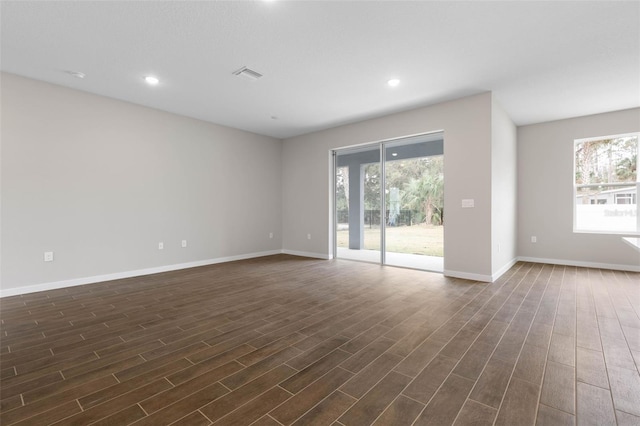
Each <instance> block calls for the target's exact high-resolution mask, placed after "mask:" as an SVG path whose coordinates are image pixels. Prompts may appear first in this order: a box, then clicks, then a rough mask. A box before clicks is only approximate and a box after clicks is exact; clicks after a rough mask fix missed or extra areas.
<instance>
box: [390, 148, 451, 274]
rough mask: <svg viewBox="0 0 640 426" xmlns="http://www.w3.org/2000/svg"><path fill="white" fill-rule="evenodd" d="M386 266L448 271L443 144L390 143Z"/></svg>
mask: <svg viewBox="0 0 640 426" xmlns="http://www.w3.org/2000/svg"><path fill="white" fill-rule="evenodd" d="M384 168H385V198H386V209H385V210H386V218H385V220H386V221H385V226H384V232H385V234H384V241H385V263H386V264H388V265H394V266H403V267H409V268H417V269H426V270H430V271H438V272H442V271H443V269H444V268H443V256H444V226H443V225H444V155H443V141H442V139H441V138H440V139H439V140H435V141H434V140H431V141H419V140H418V141H411V140H410V141H406V140H402V141H396V142H393V143H388V144H385V167H384Z"/></svg>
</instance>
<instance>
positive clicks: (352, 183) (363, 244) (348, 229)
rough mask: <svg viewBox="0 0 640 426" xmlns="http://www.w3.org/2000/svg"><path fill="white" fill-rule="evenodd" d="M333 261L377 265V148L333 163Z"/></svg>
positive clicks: (351, 153) (346, 155) (340, 156)
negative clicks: (334, 184) (334, 249)
mask: <svg viewBox="0 0 640 426" xmlns="http://www.w3.org/2000/svg"><path fill="white" fill-rule="evenodd" d="M335 171H336V176H335V182H336V188H335V191H336V193H335V208H336V212H335V213H336V215H335V221H336V253H335V255H336V257H338V258H342V259H351V260H362V261H367V262H376V263H380V190H381V188H380V182H381V177H382V176H381V166H380V147H379V146H378V145H376V146H374V147H371V146H369V147H367V148H360V149H354V150H341V151H339V152H337V153H336V159H335Z"/></svg>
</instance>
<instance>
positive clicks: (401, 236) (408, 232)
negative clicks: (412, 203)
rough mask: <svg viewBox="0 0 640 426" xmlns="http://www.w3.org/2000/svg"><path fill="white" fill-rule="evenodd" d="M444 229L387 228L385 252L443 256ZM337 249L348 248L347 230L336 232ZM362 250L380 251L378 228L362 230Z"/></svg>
mask: <svg viewBox="0 0 640 426" xmlns="http://www.w3.org/2000/svg"><path fill="white" fill-rule="evenodd" d="M443 230H444V228H443V227H442V226H431V225H424V224H423V225H413V226H398V227H390V226H388V227H387V235H386V243H387V251H389V252H393V253H410V254H422V255H426V256H443V253H444V251H443V246H444V232H443ZM337 234H338V235H337V242H338V247H349V230H342V231H338V232H337ZM364 248H365V249H367V250H380V228H375V227H374V228H371V229H370V228H369V227H367V226H365V228H364Z"/></svg>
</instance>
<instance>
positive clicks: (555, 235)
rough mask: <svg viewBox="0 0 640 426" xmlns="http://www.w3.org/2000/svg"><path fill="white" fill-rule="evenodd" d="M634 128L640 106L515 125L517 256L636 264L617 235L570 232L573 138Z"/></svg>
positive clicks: (638, 125)
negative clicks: (516, 133) (532, 239)
mask: <svg viewBox="0 0 640 426" xmlns="http://www.w3.org/2000/svg"><path fill="white" fill-rule="evenodd" d="M639 130H640V108H635V109H630V110H624V111H618V112H611V113H606V114H598V115H591V116H586V117H579V118H572V119H568V120H560V121H553V122H549V123H542V124H534V125H530V126H523V127H519V128H518V173H519V177H518V193H519V197H518V254H519V256H520V257H523V258H525V259H529V258H530V259H546V260H550V261H553V262H559V263H568V264H578V265H582V264H585V265H594V266H598V265H600V266H603V267H606V266H609V267H616V266H617V267H622V269H629V270H640V252H638V251H636V250H634V249H633V248H632V247H631V246H630V245H628V244H626V243H624V242H623V241H622V238H621V236H619V235H603V234H584V233H574V232H573V202H574V201H573V179H574V176H573V156H574V140H575V139H581V138H588V137H597V136H607V135H614V134H621V133H629V132H637V131H639ZM531 236H536V237H537V243H535V244H534V243H531Z"/></svg>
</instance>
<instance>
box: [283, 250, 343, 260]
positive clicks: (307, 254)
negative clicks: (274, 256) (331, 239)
mask: <svg viewBox="0 0 640 426" xmlns="http://www.w3.org/2000/svg"><path fill="white" fill-rule="evenodd" d="M280 253H282V254H290V255H292V256H302V257H311V258H314V259H324V260H331V259H333V256H332V255H330V254H325V253H312V252H309V251H298V250H287V249H284V250H282V251H281V252H280Z"/></svg>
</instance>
